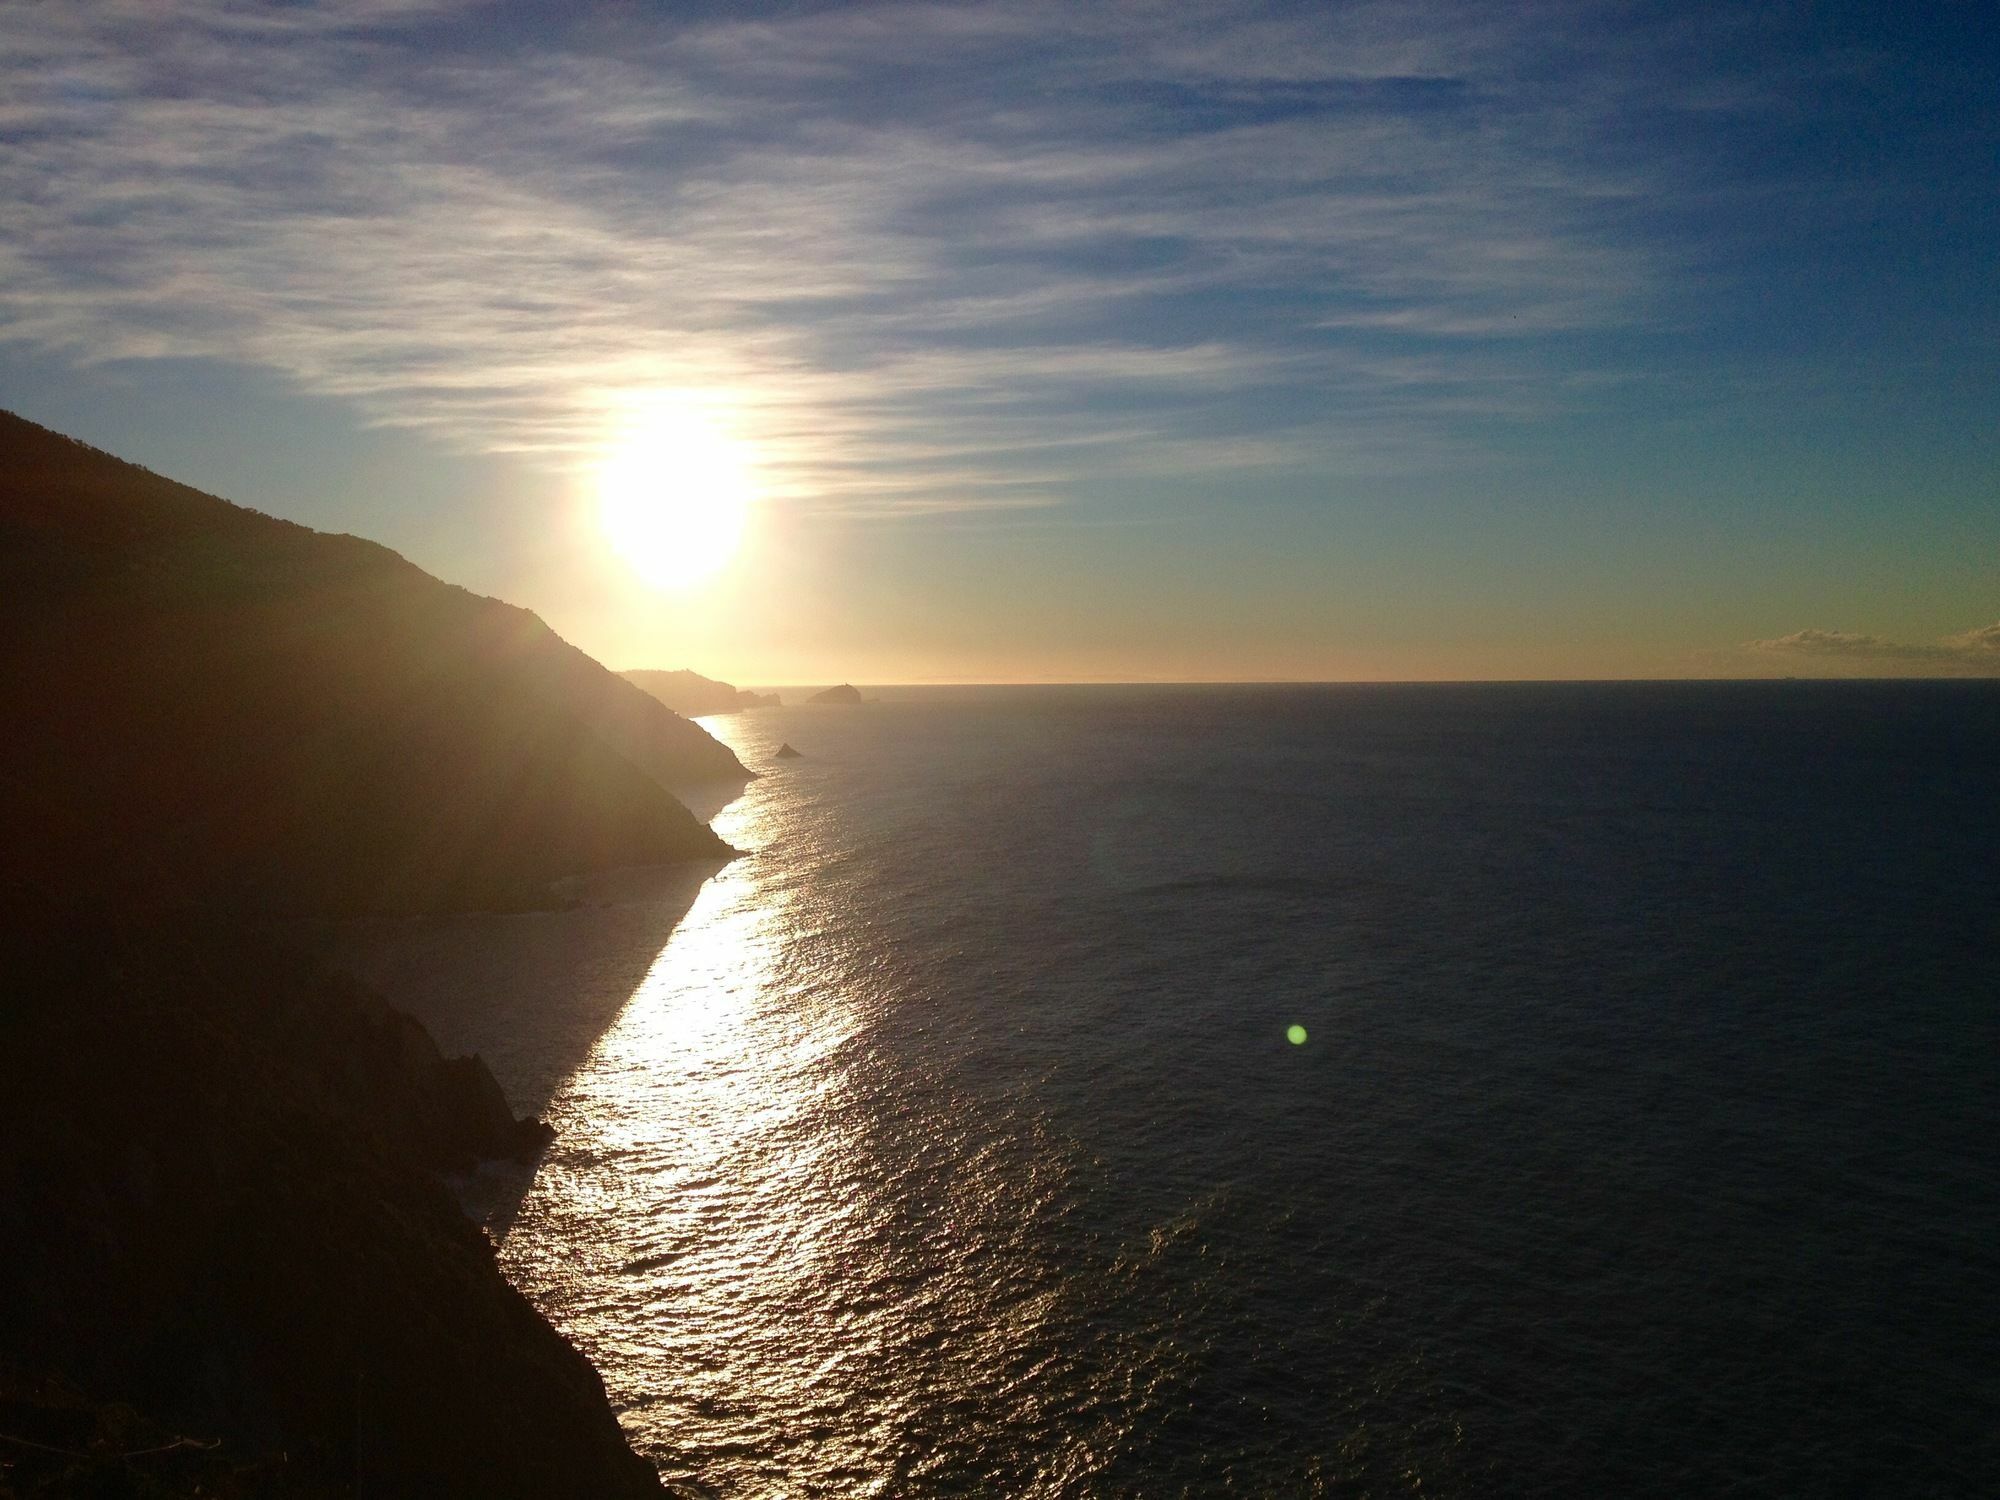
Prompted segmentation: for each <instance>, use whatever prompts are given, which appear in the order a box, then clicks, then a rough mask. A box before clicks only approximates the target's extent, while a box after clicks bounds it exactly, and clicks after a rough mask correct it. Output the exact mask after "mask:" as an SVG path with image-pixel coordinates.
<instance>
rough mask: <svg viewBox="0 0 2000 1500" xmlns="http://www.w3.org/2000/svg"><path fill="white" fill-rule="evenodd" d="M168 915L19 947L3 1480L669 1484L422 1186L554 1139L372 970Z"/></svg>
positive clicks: (320, 1490)
mask: <svg viewBox="0 0 2000 1500" xmlns="http://www.w3.org/2000/svg"><path fill="white" fill-rule="evenodd" d="M175 925H176V929H177V930H175V931H172V932H169V931H166V930H164V929H162V928H159V927H154V926H147V925H143V924H133V925H126V926H122V927H120V926H116V925H107V924H106V922H105V921H104V920H103V919H95V920H93V921H91V922H90V923H89V925H88V927H87V928H86V929H84V930H73V929H72V930H65V926H64V923H63V922H62V920H60V919H57V920H55V921H52V922H51V923H49V924H48V925H46V926H44V927H42V928H41V929H40V930H39V931H38V932H37V933H35V934H33V935H22V934H18V933H17V934H15V935H13V936H12V937H11V939H10V940H9V944H8V951H7V952H6V955H5V957H6V962H7V966H8V968H7V972H8V975H9V988H10V994H9V1004H8V1007H7V1009H6V1012H5V1013H4V1015H0V1265H5V1266H6V1267H7V1274H6V1275H5V1276H4V1277H0V1495H8V1494H12V1495H19V1496H28V1495H71V1494H106V1495H128V1494H129V1495H187V1496H193V1495H196V1494H203V1495H219V1496H231V1495H346V1494H360V1495H370V1496H377V1495H379V1496H409V1497H413V1500H414V1497H418V1496H434V1495H449V1496H457V1495H463V1496H475V1495H476V1496H482V1497H488V1496H519V1497H523V1500H526V1497H531V1496H532V1497H543V1496H551V1495H580V1496H582V1495H589V1496H597V1495H602V1496H627V1495H632V1496H637V1495H657V1494H658V1493H659V1484H658V1480H657V1478H656V1476H655V1475H654V1473H653V1471H652V1469H651V1467H650V1466H649V1465H647V1464H645V1463H644V1462H643V1461H642V1460H640V1459H638V1458H637V1457H636V1456H634V1455H633V1454H632V1453H631V1451H630V1450H629V1449H628V1448H627V1447H626V1445H625V1441H624V1438H623V1435H622V1434H621V1433H620V1431H619V1428H618V1424H617V1420H616V1418H615V1417H614V1416H613V1415H612V1413H611V1409H610V1407H609V1406H608V1405H607V1403H606V1401H605V1397H604V1389H603V1386H602V1384H601V1382H600V1381H599V1380H598V1378H597V1374H596V1372H595V1371H594V1370H592V1369H591V1367H590V1366H589V1364H588V1363H587V1362H586V1361H585V1360H584V1358H583V1356H582V1355H580V1354H578V1353H577V1352H576V1350H575V1349H573V1348H572V1347H571V1346H570V1345H569V1344H568V1343H566V1342H565V1341H564V1340H563V1338H562V1337H561V1336H560V1335H559V1334H557V1333H556V1331H555V1330H554V1329H553V1328H551V1327H550V1326H549V1325H548V1324H547V1323H546V1322H545V1321H543V1319H542V1318H541V1316H540V1315H539V1314H538V1313H537V1312H536V1311H535V1310H534V1308H532V1307H531V1306H529V1304H528V1302H527V1300H526V1299H525V1298H523V1297H522V1296H521V1295H520V1294H519V1293H518V1292H516V1291H515V1290H514V1289H513V1287H511V1286H510V1285H508V1283H507V1281H506V1280H505V1278H504V1277H502V1276H501V1274H500V1272H499V1269H498V1267H497V1266H496V1265H495V1264H494V1259H493V1250H492V1246H491V1245H490V1243H489V1242H488V1241H487V1239H486V1236H485V1234H484V1232H483V1231H481V1230H480V1229H479V1228H477V1227H476V1226H475V1225H474V1224H472V1223H471V1222H470V1221H469V1220H468V1219H467V1218H466V1217H465V1215H464V1214H463V1213H461V1212H460V1210H459V1208H458V1205H457V1204H456V1202H454V1201H453V1199H452V1197H451V1195H450V1194H449V1193H448V1192H447V1191H446V1190H445V1188H444V1186H443V1184H442V1183H441V1182H440V1181H439V1180H438V1178H437V1177H436V1175H435V1173H436V1172H437V1171H438V1170H441V1169H447V1168H455V1167H463V1166H467V1165H470V1163H471V1162H472V1161H473V1160H474V1159H475V1158H480V1157H492V1156H511V1155H518V1154H520V1153H522V1152H523V1151H526V1150H532V1149H533V1148H534V1147H535V1146H536V1145H538V1144H539V1140H540V1136H539V1128H538V1127H537V1126H536V1125H535V1124H534V1123H533V1122H517V1121H515V1120H514V1119H513V1117H512V1115H511V1114H510V1113H509V1112H508V1110H507V1107H506V1104H505V1102H504V1100H502V1099H501V1098H500V1092H499V1089H498V1087H497V1086H496V1085H495V1084H494V1083H493V1080H492V1077H491V1075H490V1074H488V1073H487V1072H486V1069H485V1067H484V1065H483V1064H481V1063H480V1062H479V1061H478V1060H477V1059H473V1058H460V1059H452V1060H447V1059H444V1058H441V1057H440V1056H439V1055H438V1053H437V1049H436V1048H435V1047H434V1046H433V1045H432V1044H431V1041H430V1038H429V1037H428V1036H427V1035H426V1034H425V1033H424V1031H423V1029H422V1028H421V1027H420V1026H418V1025H417V1023H416V1022H415V1021H413V1020H411V1019H410V1018H409V1017H407V1016H404V1015H402V1014H401V1013H399V1012H397V1011H394V1010H392V1009H390V1008H389V1007H388V1006H386V1005H384V1004H383V1003H382V1002H380V1001H379V1000H377V999H376V998H375V997H374V996H373V995H371V994H370V993H369V992H368V991H366V990H365V989H363V988H361V987H360V986H358V985H356V984H354V983H352V982H351V981H346V980H343V979H341V978H339V977H337V976H334V975H330V974H324V973H319V972H316V971H315V970H314V969H313V967H312V966H311V965H310V963H308V962H307V961H305V960H304V959H303V958H302V957H301V956H299V955H296V954H292V953H289V952H287V951H285V950H284V949H283V948H282V947H280V946H277V945H274V944H273V943H272V942H271V941H270V940H268V939H266V938H262V937H259V936H258V935H256V934H255V933H252V932H249V931H245V930H231V929H230V928H228V927H227V926H225V925H211V926H201V925H199V924H197V929H196V930H192V931H190V930H187V929H188V925H189V924H187V923H185V922H176V924H175ZM183 1440H185V1441H183Z"/></svg>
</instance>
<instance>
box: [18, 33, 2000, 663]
mask: <svg viewBox="0 0 2000 1500" xmlns="http://www.w3.org/2000/svg"><path fill="white" fill-rule="evenodd" d="M1996 79H2000V20H1996V19H1995V17H1994V13H1993V11H1992V9H1991V6H1990V3H1987V0H1981V3H1971V0H1967V3H1963V4H1959V3H1935V4H1924V3H1913V4H1908V5H1897V6H1885V5H1881V4H1879V3H1868V4H1855V5H1839V4H1808V3H1785V0H1758V3H1753V4H1740V5H1738V4H1728V5H1720V4H1702V3H1662V4H1647V3H1637V0H1626V3H1602V4H1600V3H1584V0H1551V3H1541V0H1527V3H1518V4H1508V5H1504V6H1499V5H1493V4H1490V3H1473V4H1444V3H1435V0H1407V3H1398V4H1381V3H1364V4H1354V5H1343V4H1335V3H1324V4H1298V5H1285V4H1254V3H1237V0H1231V3H1208V0H1161V3H1145V4H1102V5H1089V4H1076V3H1073V0H1047V3H1044V0H1020V3H993V4H943V3H900V4H851V5H823V4H783V5H769V6H757V5H752V4H731V5H719V4H718V5H704V4H698V3H684V4H671V5H669V4H656V3H640V0H624V3H617V4H603V5H577V6H573V7H551V6H547V5H544V4H532V5H523V4H513V3H508V0H499V3H490V4H471V3H426V0H347V3H329V4H321V5H311V4H286V5H268V6H267V5H249V4H234V3H228V4H225V3H219V0H107V3H102V4H74V5H72V4H55V3H39V4H37V3H19V4H12V5H5V6H0V406H4V407H7V408H9V409H12V410H15V411H18V412H20V413H21V414H22V415H24V416H27V417H29V418H31V419H33V420H35V421H38V422H42V423H44V424H46V425H49V426H52V427H55V428H58V429H59V430H62V431H65V432H69V433H71V434H73V435H75V436H78V437H81V438H84V439H86V440H87V441H90V442H92V443H94V444H96V445H98V446H100V447H103V448H106V449H109V450H110V451H112V452H114V453H117V454H119V455H120V456H121V457H125V458H129V459H131V460H133V461H135V462H139V463H142V464H144V465H146V466H147V467H149V468H153V469H156V470H158V471H160V472H162V473H166V474H169V475H171V476H172V477H174V478H177V479H181V480H184V481H186V482H188V483H191V484H194V485H196V486H198V487H200V488H203V489H206V490H209V491H211V492H214V493H217V494H221V495H224V496H226V497H228V498H230V499H232V500H236V501H238V502H239V503H243V504H247V505H251V506H254V507H256V508H257V509H260V510H264V511H268V512H270V513H273V514H276V515H281V516H285V517H288V518H290V519H294V520H297V521H301V522H303V523H305V524H307V525H310V526H314V527H317V528H320V529H322V530H329V531H347V532H354V533H357V534H360V535H363V536H368V537H372V538H374V539H376V540H378V541H381V542H383V543H385V544H387V545H389V546H391V547H394V548H395V549H396V550H398V551H400V552H402V553H404V554H405V555H406V556H408V557H409V558H411V559H412V560H413V561H415V562H416V563H418V564H419V565H421V566H423V567H425V568H427V569H429V570H430V571H432V572H433V573H436V574H438V575H439V576H440V577H443V578H446V579H448V580H450V581H452V582H454V583H460V584H463V585H465V586H466V587H468V588H472V589H475V590H477V591H479V592H481V593H489V594H494V595H497V596H499V597H501V598H505V599H508V600H510V601H512V602H514V603H517V604H521V605H524V606H526V607H528V608H531V609H533V610H535V611H536V612H537V613H538V614H540V615H541V616H542V617H543V618H544V619H545V620H547V621H548V622H549V623H550V624H551V625H552V626H553V627H554V628H556V629H557V630H558V631H560V632H561V633H563V634H564V635H565V636H567V637H568V638H569V639H571V640H572V641H574V642H576V643H577V644H578V645H580V646H582V647H583V648H584V649H585V650H587V651H589V652H591V653H592V654H594V655H596V656H598V657H599V658H600V659H602V660H604V661H606V662H607V663H609V664H610V665H612V666H615V667H681V666H687V667H693V668H695V669H697V670H699V671H703V672H706V673H708V674H709V675H712V676H720V677H724V678H727V679H729V680H732V681H736V682H740V683H746V684H771V683H819V682H829V681H842V680H852V681H856V682H864V683H865V682H883V683H886V682H918V681H1061V680H1114V681H1141V680H1258V679H1281V680H1369V679H1398V680H1409V679H1433V678H1444V679H1476V678H1560V677H1679V676H1768V675H1801V676H1803V675H1818V674H1845V675H1871V676H1874V675H1893V674H1902V673H1923V674H1965V673H1975V674H1981V675H1992V674H2000V269H1996V266H2000V254H1996V249H1995V247H1996V246H2000V83H1996ZM662 413H665V414H667V416H666V418H665V419H664V420H665V426H662V425H661V422H662V420H663V419H662V417H661V414H662ZM635 454H637V455H641V456H643V457H644V464H640V465H639V468H635V463H639V460H637V459H635V457H634V455H635ZM645 464H652V465H654V466H655V467H656V468H657V470H658V474H659V480H658V483H659V506H660V510H659V512H658V517H659V524H658V525H657V526H656V527H654V528H653V530H652V531H651V532H648V533H647V536H648V539H647V540H644V541H641V542H636V543H635V542H634V541H633V540H632V539H631V537H632V534H631V532H630V529H629V528H627V529H625V530H620V528H618V527H616V526H614V527H613V528H612V529H611V531H610V532H607V530H606V527H605V525H604V523H603V517H604V506H605V504H606V501H605V498H604V497H605V486H606V484H607V478H606V476H607V475H616V476H620V477H619V478H618V479H617V483H619V484H622V485H628V486H629V485H630V484H632V483H634V482H636V481H634V478H633V476H634V474H635V473H638V472H639V471H640V469H643V468H644V466H645ZM647 472H650V470H647ZM642 488H643V486H642ZM627 498H628V499H630V497H629V496H628V497H627ZM634 503H637V502H634ZM738 510H740V512H741V514H740V515H739V514H737V512H738ZM725 512H727V517H726V519H728V521H729V524H728V525H726V526H721V527H720V531H723V532H728V533H729V534H730V535H732V536H733V535H736V534H737V532H738V529H739V528H738V523H739V522H740V538H739V540H738V541H737V543H736V545H735V550H734V551H733V552H731V553H729V554H728V555H727V559H726V561H725V560H722V558H721V556H720V554H718V557H717V558H716V559H714V560H713V562H712V568H711V569H709V570H706V571H705V570H700V569H698V570H693V571H705V576H702V577H698V578H694V579H689V578H686V577H684V576H681V575H683V574H685V573H687V572H688V571H690V570H688V569H683V568H674V569H667V570H665V572H666V573H670V574H672V575H673V577H672V578H671V579H670V580H669V581H667V582H665V583H664V584H663V582H662V578H663V576H664V575H663V572H662V570H661V569H659V568H657V567H649V566H647V563H648V561H649V559H648V557H647V556H645V555H643V554H644V553H645V552H646V550H647V549H648V548H651V549H656V550H657V549H660V548H666V549H669V550H671V549H672V548H674V547H675V546H676V545H678V543H677V542H676V540H675V539H676V538H680V537H683V536H685V537H688V538H691V539H692V540H690V541H689V542H688V544H687V546H686V547H685V548H684V549H683V556H682V558H681V560H683V561H684V560H685V559H686V557H692V556H696V554H697V553H698V552H699V549H700V548H703V547H716V546H720V544H719V543H715V542H712V541H707V540H702V538H704V537H707V536H709V534H710V533H712V532H716V531H717V530H718V526H717V524H714V523H717V522H718V518H722V517H724V513H725ZM641 530H642V531H644V530H645V528H644V527H642V528H641ZM651 560H652V561H658V558H657V557H655V558H653V559H651Z"/></svg>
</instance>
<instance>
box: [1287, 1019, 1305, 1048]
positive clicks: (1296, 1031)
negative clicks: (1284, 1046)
mask: <svg viewBox="0 0 2000 1500" xmlns="http://www.w3.org/2000/svg"><path fill="white" fill-rule="evenodd" d="M1285 1040H1286V1041H1288V1042H1290V1043H1291V1044H1292V1045H1293V1046H1294V1047H1302V1046H1304V1045H1305V1040H1306V1029H1305V1027H1303V1026H1301V1025H1299V1024H1298V1023H1297V1022H1296V1021H1294V1022H1293V1023H1292V1024H1291V1025H1289V1026H1287V1027H1286V1028H1285Z"/></svg>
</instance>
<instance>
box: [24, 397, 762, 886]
mask: <svg viewBox="0 0 2000 1500" xmlns="http://www.w3.org/2000/svg"><path fill="white" fill-rule="evenodd" d="M0 653H4V656H5V659H6V660H7V661H8V663H9V664H10V668H9V671H8V674H7V677H6V686H5V687H4V689H0V712H4V714H5V722H6V724H7V730H6V733H7V737H8V756H7V771H6V775H5V780H4V783H0V811H4V814H5V826H6V827H7V829H8V837H7V839H6V840H5V842H4V846H0V893H4V892H5V891H6V890H7V889H8V888H9V887H15V888H18V887H20V886H23V885H25V886H26V887H27V888H29V889H33V890H40V891H42V892H44V893H49V894H53V895H56V896H59V897H62V896H71V897H75V898H77V899H89V900H97V901H108V902H113V903H117V904H119V905H124V906H128V907H129V906H135V905H136V906H153V907H157V906H183V905H190V904H198V903H204V902H214V901H225V902H227V903H228V904H230V905H232V906H243V905H251V906H256V907H259V908H263V909H269V910H306V909H311V910H347V911H362V910H386V911H398V910H420V909H430V908H437V907H441V906H464V905H478V904H520V903H522V902H525V901H529V900H532V899H535V896H536V893H537V892H538V891H539V889H540V888H541V886H543V885H544V884H545V883H546V882H547V881H548V880H550V879H552V878H554V877H556V876H558V875H562V874H565V873H569V872H573V871H577V870H584V869H592V868H600V867H605V866H611V865H618V864H632V863H642V862H652V861H661V860H671V859H679V858H691V857H717V856H721V855H724V854H726V853H727V850H726V849H725V847H724V846H723V845H722V844H721V843H720V841H719V840H717V839H716V838H715V837H714V835H713V834H711V833H710V832H709V831H708V830H707V829H706V828H704V827H703V826H701V825H700V824H699V823H697V822H696V821H695V820H694V819H693V818H692V817H691V816H690V815H689V814H688V813H687V811H686V810H685V809H684V808H682V807H681V806H680V805H679V803H678V802H676V801H675V800H674V799H673V797H672V796H671V795H669V794H668V792H667V791H666V790H665V789H664V788H665V787H667V786H671V785H675V784H685V783H691V782H697V781H703V780H715V779H719V778H724V777H728V778H742V777H744V776H746V775H747V773H746V772H745V771H744V769H743V767H742V766H741V765H740V764H739V763H738V762H737V760H736V758H735V756H734V755H733V754H731V752H730V751H729V750H728V749H727V748H725V747H724V746H722V745H721V744H719V743H717V742H716V741H715V740H713V739H712V738H710V737H709V736H708V735H707V734H705V733H704V732H703V731H702V730H701V729H700V728H699V727H698V726H695V725H692V724H689V723H687V722H686V721H685V720H683V719H680V718H678V717H677V716H675V715H674V714H672V713H671V712H669V711H668V710H667V709H666V708H665V707H664V706H663V705H662V704H660V703H659V702H658V701H656V700H655V699H654V698H652V697H650V696H648V695H647V694H645V693H643V692H641V691H639V690H638V689H637V688H635V687H633V686H632V685H631V684H630V683H627V682H625V681H624V680H622V679H621V678H619V677H618V676H617V675H616V674H615V673H613V672H611V671H609V670H607V669H606V668H604V667H602V666H600V665H599V664H598V663H597V662H595V661H593V660H591V659H590V658H589V657H587V656H585V655H584V654H583V653H582V652H580V651H578V650H576V649H575V648H574V647H572V646H571V645H569V644H568V643H567V642H565V641H564V640H562V639H561V638H560V637H559V636H557V635H556V634H555V633H554V632H553V631H551V630H550V629H549V628H548V627H547V626H546V625H544V624H543V623H542V622H541V621H540V620H539V619H537V618H536V617H535V616H534V615H532V614H530V613H528V612H527V611H525V610H521V609H517V608H514V607H513V606H511V605H507V604H503V603H501V602H499V601H498V600H494V599H487V598H481V597H479V596H477V595H474V594H471V593H469V592H467V591H466V590H464V589H460V588H455V587H452V586H450V585H448V584H445V583H442V582H440V581H439V580H437V579H435V578H433V577H431V576H430V575H429V574H427V573H425V572H423V571H422V570H421V569H420V568H417V567H416V566H414V565H413V564H411V563H409V562H407V561H405V560H404V559H403V558H401V557H399V556H398V555H396V554H395V553H393V552H391V551H389V550H388V549H387V548H384V547H381V546H378V545H376V544H375V543H373V542H367V541H363V540H361V539H359V538H357V537H351V536H331V535H325V534H322V533H319V532H315V531H311V530H309V529H307V528H305V527H303V526H297V525H293V524H291V523H289V522H285V521H280V520H276V519H273V518H272V517H269V516H265V515H261V514H259V513H257V512H255V511H250V510H245V509H242V508H241V507H238V506H235V505H231V504H229V503H228V502H226V501H223V500H218V499H216V498H214V497H213V496H209V495H204V494H202V493H200V492H198V491H196V490H192V489H189V488H188V487H186V486H184V485H179V484H175V483H173V482H172V481H170V480H166V479H162V478H160V477H159V476H157V475H154V474H151V473H149V472H147V471H145V470H143V469H139V468H136V467H134V466H132V465H130V464H126V463H122V462H120V461H119V460H117V459H114V458H111V457H110V456H108V455H106V454H103V453H99V452H97V451H96V450H94V449H91V448H88V447H85V446H84V445H82V444H79V443H76V442H73V441H71V440H69V439H67V438H64V437H61V436H60V435H58V434H56V433H52V432H49V431H47V430H46V429H44V428H40V427H37V426H35V425H33V424H32V423H28V422H25V421H22V420H21V419H20V418H18V417H14V416H11V415H7V414H0Z"/></svg>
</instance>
